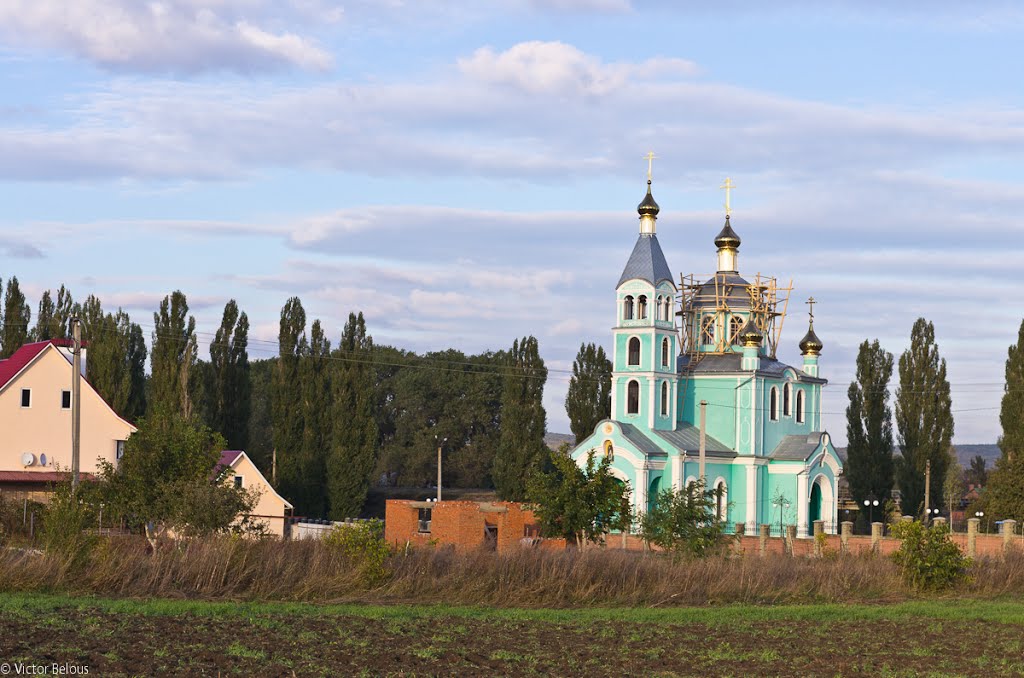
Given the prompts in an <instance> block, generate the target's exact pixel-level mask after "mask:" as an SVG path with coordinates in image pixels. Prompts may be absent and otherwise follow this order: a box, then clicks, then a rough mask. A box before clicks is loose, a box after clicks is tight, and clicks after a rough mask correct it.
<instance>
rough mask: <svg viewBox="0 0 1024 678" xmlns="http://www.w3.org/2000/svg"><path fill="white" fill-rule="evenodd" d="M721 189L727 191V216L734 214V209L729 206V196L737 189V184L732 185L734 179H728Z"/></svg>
mask: <svg viewBox="0 0 1024 678" xmlns="http://www.w3.org/2000/svg"><path fill="white" fill-rule="evenodd" d="M719 188H724V189H725V216H729V214H731V213H732V207H731V206H730V205H729V195H730V192H731V191H732V189H734V188H736V184H734V183H732V179H730V178H729V177H726V178H725V183H724V184H722V185H721V186H719Z"/></svg>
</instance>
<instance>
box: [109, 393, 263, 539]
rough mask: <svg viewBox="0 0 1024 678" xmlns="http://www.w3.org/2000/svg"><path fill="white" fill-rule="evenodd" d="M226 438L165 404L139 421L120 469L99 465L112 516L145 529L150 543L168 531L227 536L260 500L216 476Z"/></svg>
mask: <svg viewBox="0 0 1024 678" xmlns="http://www.w3.org/2000/svg"><path fill="white" fill-rule="evenodd" d="M223 449H224V438H223V437H221V435H220V434H219V433H217V432H215V431H212V430H210V429H209V428H208V427H206V426H205V425H202V424H198V423H196V422H195V421H191V420H189V419H186V418H185V417H183V416H181V414H180V413H179V412H176V411H171V410H169V409H168V408H164V407H163V406H162V405H160V406H157V408H156V409H155V411H153V412H151V413H150V414H149V415H147V416H146V417H145V418H144V419H143V420H141V421H140V422H139V425H138V431H136V432H135V433H133V434H132V436H131V437H130V438H128V442H127V443H125V452H124V456H123V457H122V458H121V461H120V462H119V464H118V466H117V468H116V469H115V468H114V466H113V465H111V464H109V463H104V464H102V465H101V470H100V477H101V479H102V480H103V481H105V499H106V502H107V503H108V505H109V506H110V507H111V512H112V513H113V514H114V515H120V516H122V517H124V518H125V520H126V521H127V522H128V524H129V525H131V526H139V527H143V528H145V532H146V536H147V538H148V539H149V540H150V542H151V543H153V544H154V545H155V541H156V540H157V539H158V538H159V537H160V535H161V534H163V533H164V531H165V530H166V529H167V528H173V529H174V531H175V532H176V533H178V534H186V535H187V534H206V533H210V532H215V531H226V530H228V529H229V526H230V525H231V524H232V523H233V522H234V521H235V519H236V517H237V516H238V515H239V514H241V513H250V512H251V511H252V509H253V506H254V505H255V501H256V499H257V497H256V496H255V495H254V494H252V493H251V492H249V491H247V490H242V489H241V488H235V487H234V486H233V485H232V484H228V483H224V482H222V477H221V476H220V474H218V473H216V464H217V460H218V459H219V457H220V453H221V451H222V450H223Z"/></svg>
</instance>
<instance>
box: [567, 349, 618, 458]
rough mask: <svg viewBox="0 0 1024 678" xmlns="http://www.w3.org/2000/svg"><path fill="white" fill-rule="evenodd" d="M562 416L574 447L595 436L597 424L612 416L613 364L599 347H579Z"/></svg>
mask: <svg viewBox="0 0 1024 678" xmlns="http://www.w3.org/2000/svg"><path fill="white" fill-rule="evenodd" d="M565 412H566V414H568V415H569V428H570V429H572V433H573V435H574V436H576V444H577V445H578V444H579V443H580V441H582V440H583V439H584V438H586V437H587V436H589V435H590V434H591V433H593V432H594V428H595V427H596V426H597V422H599V421H601V420H602V419H607V418H608V417H610V416H611V412H612V362H611V361H610V360H608V358H607V357H606V356H605V354H604V348H602V347H601V346H597V345H595V344H580V350H579V353H577V354H576V360H574V361H573V363H572V376H571V377H570V378H569V390H568V391H567V392H566V394H565Z"/></svg>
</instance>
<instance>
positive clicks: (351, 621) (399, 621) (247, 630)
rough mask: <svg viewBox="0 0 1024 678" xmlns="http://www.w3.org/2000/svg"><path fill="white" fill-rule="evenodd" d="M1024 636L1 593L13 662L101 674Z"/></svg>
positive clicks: (909, 666)
mask: <svg viewBox="0 0 1024 678" xmlns="http://www.w3.org/2000/svg"><path fill="white" fill-rule="evenodd" d="M1022 631H1024V603H1020V602H1013V601H977V600H976V601H964V600H955V599H951V600H923V601H912V602H905V603H898V604H892V605H874V606H872V605H843V604H820V605H802V606H770V607H769V606H763V607H762V606H741V605H730V606H722V607H707V608H671V609H659V608H653V609H652V608H611V609H609V608H605V609H600V608H591V609H585V610H570V609H561V610H546V609H531V610H526V609H514V608H506V609H492V608H483V607H443V606H407V605H395V606H374V605H354V604H346V605H334V606H332V605H309V604H301V603H238V604H235V603H229V602H199V601H173V600H156V599H154V600H143V601H139V600H115V599H101V598H77V597H69V596H59V595H30V594H4V595H0V663H7V664H8V665H9V667H14V666H15V665H18V666H26V665H30V664H31V665H42V666H51V665H52V664H54V663H58V664H70V665H76V666H88V667H89V669H90V671H89V674H90V675H103V676H107V675H159V674H180V675H218V674H219V675H268V676H274V675H281V676H291V675H298V676H306V675H439V674H440V675H460V676H465V675H587V676H599V675H705V676H707V675H715V676H719V675H723V676H728V675H734V676H745V675H781V676H832V675H881V676H919V675H966V676H999V675H1007V676H1010V675H1021V674H1024V633H1022ZM0 669H2V666H0ZM11 674H12V675H13V674H14V672H13V671H12V672H11Z"/></svg>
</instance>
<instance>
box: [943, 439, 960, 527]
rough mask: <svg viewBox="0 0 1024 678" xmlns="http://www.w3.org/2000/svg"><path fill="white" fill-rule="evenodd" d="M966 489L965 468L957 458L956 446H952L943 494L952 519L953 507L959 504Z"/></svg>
mask: <svg viewBox="0 0 1024 678" xmlns="http://www.w3.org/2000/svg"><path fill="white" fill-rule="evenodd" d="M964 489H965V488H964V469H963V467H962V466H960V461H959V460H958V459H957V458H956V448H953V447H951V448H949V462H948V466H947V467H946V481H945V482H944V483H943V485H942V496H943V497H945V498H946V506H947V508H948V510H949V516H950V520H952V516H953V508H954V507H956V506H959V504H960V499H961V498H962V497H963V496H964Z"/></svg>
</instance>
